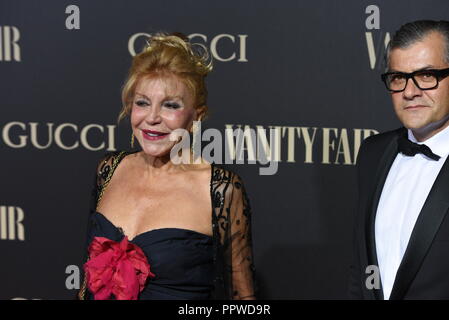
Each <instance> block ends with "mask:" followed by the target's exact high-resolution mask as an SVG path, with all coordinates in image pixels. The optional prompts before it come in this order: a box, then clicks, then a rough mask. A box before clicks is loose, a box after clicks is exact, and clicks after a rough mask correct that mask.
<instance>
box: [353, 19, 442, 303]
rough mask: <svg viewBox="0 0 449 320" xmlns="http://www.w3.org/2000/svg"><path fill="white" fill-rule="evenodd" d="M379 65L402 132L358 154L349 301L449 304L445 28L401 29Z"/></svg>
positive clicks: (372, 141)
mask: <svg viewBox="0 0 449 320" xmlns="http://www.w3.org/2000/svg"><path fill="white" fill-rule="evenodd" d="M386 62H387V68H388V70H387V72H386V73H384V74H383V75H382V80H383V82H384V83H385V86H386V88H387V90H388V91H389V92H390V94H391V98H392V101H393V106H394V111H395V113H396V115H397V117H398V118H399V120H400V121H401V123H402V124H403V126H404V127H403V128H400V129H397V130H394V131H390V132H386V133H382V134H379V135H375V136H372V137H369V138H368V139H366V140H365V141H364V142H363V144H362V146H361V148H360V151H359V156H358V160H357V170H358V191H359V197H358V207H357V213H356V219H355V225H354V259H353V264H352V265H351V281H350V296H351V297H352V298H355V299H386V300H387V299H391V300H394V299H449V214H448V210H449V160H447V158H448V154H449V77H448V75H449V22H447V21H438V22H437V21H415V22H411V23H407V24H405V25H403V26H402V27H401V28H400V29H399V30H398V31H397V32H396V34H395V35H394V36H393V38H392V39H391V42H390V44H389V46H388V47H387V52H386Z"/></svg>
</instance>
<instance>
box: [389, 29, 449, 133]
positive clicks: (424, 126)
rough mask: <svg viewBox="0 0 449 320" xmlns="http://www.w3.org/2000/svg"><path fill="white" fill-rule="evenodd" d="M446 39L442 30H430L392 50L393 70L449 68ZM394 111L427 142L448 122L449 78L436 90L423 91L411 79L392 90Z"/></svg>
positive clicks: (441, 81)
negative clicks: (446, 57) (404, 46)
mask: <svg viewBox="0 0 449 320" xmlns="http://www.w3.org/2000/svg"><path fill="white" fill-rule="evenodd" d="M448 65H449V64H448V63H447V62H446V60H445V42H444V38H443V36H442V35H441V34H440V33H437V32H431V33H429V34H428V35H427V36H426V37H424V38H423V39H422V40H421V41H419V42H416V43H414V44H412V45H411V46H409V47H407V48H405V49H400V48H397V49H394V50H392V51H391V52H390V66H389V69H390V71H398V72H407V73H409V72H413V71H416V70H421V69H445V68H448ZM391 97H392V100H393V105H394V110H395V112H396V115H397V116H398V118H399V120H400V121H401V122H402V124H403V125H404V127H406V128H408V129H411V130H412V131H413V133H414V135H415V137H416V138H417V139H418V141H424V140H426V139H428V138H430V137H431V136H433V135H434V134H436V133H437V132H439V131H441V130H443V129H444V128H446V127H447V126H448V125H449V121H448V119H449V77H446V78H444V79H441V80H440V81H439V85H438V87H437V88H435V89H431V90H421V89H419V88H418V87H417V86H416V85H415V84H414V82H413V81H412V79H409V81H408V82H407V86H406V88H405V90H404V91H402V92H394V93H391Z"/></svg>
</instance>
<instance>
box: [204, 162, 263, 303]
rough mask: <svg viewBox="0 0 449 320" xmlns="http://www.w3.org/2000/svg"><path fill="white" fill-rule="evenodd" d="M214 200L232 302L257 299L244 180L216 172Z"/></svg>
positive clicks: (227, 285)
mask: <svg viewBox="0 0 449 320" xmlns="http://www.w3.org/2000/svg"><path fill="white" fill-rule="evenodd" d="M213 181H214V184H213V189H212V190H213V194H212V196H213V200H214V207H215V213H216V222H217V224H218V225H217V226H218V233H219V238H220V246H221V250H220V252H221V254H223V256H224V257H223V258H224V264H225V266H224V268H223V272H224V275H223V280H224V283H225V292H226V296H227V298H230V299H235V300H239V299H254V298H255V268H254V261H253V250H252V233H251V207H250V203H249V200H248V196H247V194H246V190H245V187H244V185H243V181H242V179H241V178H240V177H239V176H238V175H237V174H235V173H233V172H231V171H228V170H224V169H221V168H216V169H215V170H214V179H213Z"/></svg>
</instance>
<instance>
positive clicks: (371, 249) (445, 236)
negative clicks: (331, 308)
mask: <svg viewBox="0 0 449 320" xmlns="http://www.w3.org/2000/svg"><path fill="white" fill-rule="evenodd" d="M406 133H407V130H406V129H405V128H400V129H397V130H395V131H390V132H386V133H382V134H378V135H375V136H371V137H369V138H367V139H366V140H365V141H364V142H363V143H362V146H361V147H360V150H359V155H358V159H357V173H358V193H359V194H358V205H357V212H356V216H355V223H354V255H353V261H352V265H351V272H350V275H351V276H350V285H349V295H350V297H351V298H354V299H383V293H382V287H380V289H377V290H376V289H371V290H370V289H368V288H367V286H366V279H367V277H368V276H369V275H371V274H372V273H368V274H367V273H366V268H367V266H369V265H376V266H377V265H378V262H377V256H376V246H375V234H374V222H375V218H376V211H377V206H378V203H379V199H380V195H381V193H382V189H383V186H384V183H385V180H386V178H387V175H388V172H389V170H390V168H391V165H392V164H393V161H394V159H395V158H396V155H397V153H398V151H397V140H398V137H399V136H400V135H403V134H406ZM448 159H449V158H448ZM440 161H442V160H440ZM398 200H399V201H400V199H398ZM448 209H449V161H447V160H446V162H445V163H444V165H443V167H442V169H441V171H440V173H439V174H438V176H437V178H436V180H435V182H434V184H433V186H432V189H431V190H430V192H429V195H428V196H427V199H426V201H425V203H424V206H423V208H422V210H421V212H420V214H419V216H418V219H417V221H416V224H415V226H414V228H413V231H412V234H411V236H410V240H409V243H408V246H407V248H406V251H405V253H404V257H403V259H402V261H401V264H400V266H399V269H398V271H397V274H396V279H395V282H394V285H393V289H392V292H391V295H390V299H391V300H397V299H449V217H448V214H447V212H448Z"/></svg>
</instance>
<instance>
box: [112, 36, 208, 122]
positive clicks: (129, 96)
mask: <svg viewBox="0 0 449 320" xmlns="http://www.w3.org/2000/svg"><path fill="white" fill-rule="evenodd" d="M211 70H212V60H211V59H210V56H209V53H208V51H207V49H206V48H205V47H204V46H203V45H200V44H192V43H191V42H190V41H189V39H188V38H187V37H186V36H184V35H183V34H181V33H173V34H166V33H156V34H154V35H151V36H150V37H149V38H148V41H147V45H146V46H145V47H144V49H143V50H142V52H140V53H139V54H137V55H136V56H135V57H134V58H133V60H132V65H131V68H130V69H129V72H128V77H127V79H126V81H125V83H124V85H123V88H122V110H121V111H120V114H119V117H118V121H119V122H120V120H122V119H123V118H124V117H126V116H128V115H129V114H130V113H131V108H132V106H133V99H134V94H135V90H136V87H137V84H138V82H139V81H140V80H141V79H142V78H152V77H158V76H166V75H167V74H169V75H170V74H173V75H175V76H177V77H179V79H180V80H181V81H183V82H184V83H185V84H186V86H187V87H188V88H189V89H190V90H191V92H192V93H193V96H194V97H195V109H196V111H197V114H198V119H197V120H203V119H204V118H205V116H206V115H207V112H208V108H207V106H206V102H207V89H206V84H205V77H206V76H207V74H208V73H209V72H210V71H211Z"/></svg>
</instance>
